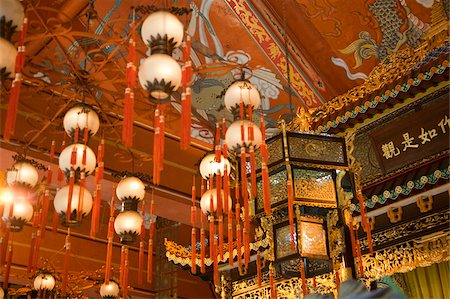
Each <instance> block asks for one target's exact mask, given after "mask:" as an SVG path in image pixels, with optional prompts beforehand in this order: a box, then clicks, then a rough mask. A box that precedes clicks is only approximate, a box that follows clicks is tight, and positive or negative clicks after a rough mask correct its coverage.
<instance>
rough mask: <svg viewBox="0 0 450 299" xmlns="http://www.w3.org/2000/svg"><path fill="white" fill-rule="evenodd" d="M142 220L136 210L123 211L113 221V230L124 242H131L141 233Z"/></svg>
mask: <svg viewBox="0 0 450 299" xmlns="http://www.w3.org/2000/svg"><path fill="white" fill-rule="evenodd" d="M143 221H144V220H143V219H142V217H141V215H140V214H139V213H138V212H136V211H123V212H121V213H120V214H119V215H117V217H116V220H115V221H114V230H115V231H116V234H118V235H119V237H120V241H121V242H122V243H124V244H131V243H134V242H135V241H136V237H137V236H139V235H140V234H141V225H142V222H143Z"/></svg>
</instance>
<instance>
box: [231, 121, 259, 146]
mask: <svg viewBox="0 0 450 299" xmlns="http://www.w3.org/2000/svg"><path fill="white" fill-rule="evenodd" d="M242 126H243V128H244V130H243V132H244V134H243V135H244V136H243V137H244V139H242V132H241V129H242ZM250 127H253V137H254V138H253V140H250V138H249V128H250ZM225 140H226V142H227V145H228V147H229V148H230V149H233V150H235V151H236V152H239V150H240V149H241V147H246V148H247V147H249V146H251V145H253V146H254V147H255V148H258V147H259V146H260V145H261V143H262V135H261V130H260V129H259V127H258V126H257V125H255V124H254V123H253V122H251V121H249V120H236V121H234V122H233V123H232V124H231V125H230V126H229V127H228V129H227V132H226V134H225Z"/></svg>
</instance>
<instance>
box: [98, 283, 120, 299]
mask: <svg viewBox="0 0 450 299" xmlns="http://www.w3.org/2000/svg"><path fill="white" fill-rule="evenodd" d="M100 296H102V298H117V297H118V296H119V285H118V284H117V283H116V282H115V281H112V280H110V281H109V283H106V282H105V283H103V284H102V285H101V286H100Z"/></svg>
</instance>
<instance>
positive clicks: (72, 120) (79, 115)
mask: <svg viewBox="0 0 450 299" xmlns="http://www.w3.org/2000/svg"><path fill="white" fill-rule="evenodd" d="M63 126H64V130H65V131H66V133H67V135H69V136H70V137H73V135H74V133H75V130H76V128H77V127H78V128H79V130H80V133H79V134H80V135H79V136H80V137H79V138H83V131H84V130H85V129H86V128H87V129H88V131H89V136H92V135H95V133H97V131H98V129H99V127H100V119H99V118H98V114H97V113H96V112H95V111H94V109H93V108H92V107H90V106H87V105H76V106H74V107H72V108H70V109H69V111H67V112H66V114H65V115H64V120H63Z"/></svg>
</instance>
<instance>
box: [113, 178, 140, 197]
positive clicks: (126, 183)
mask: <svg viewBox="0 0 450 299" xmlns="http://www.w3.org/2000/svg"><path fill="white" fill-rule="evenodd" d="M116 195H117V198H119V199H120V200H121V201H122V202H123V201H127V200H135V201H141V200H143V199H144V197H145V185H144V183H143V182H142V181H141V180H140V179H139V178H137V177H126V178H124V179H123V180H121V181H120V182H119V184H118V185H117V188H116Z"/></svg>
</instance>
